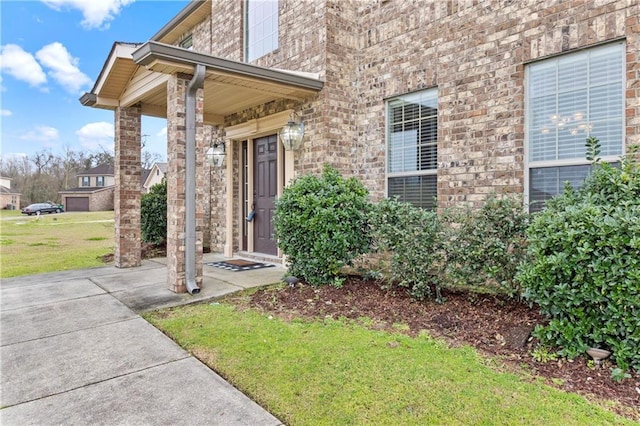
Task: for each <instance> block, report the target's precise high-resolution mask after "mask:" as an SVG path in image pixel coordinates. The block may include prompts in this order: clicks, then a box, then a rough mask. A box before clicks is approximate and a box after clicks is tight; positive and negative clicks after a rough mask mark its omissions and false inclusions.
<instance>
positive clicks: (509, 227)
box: [445, 197, 529, 296]
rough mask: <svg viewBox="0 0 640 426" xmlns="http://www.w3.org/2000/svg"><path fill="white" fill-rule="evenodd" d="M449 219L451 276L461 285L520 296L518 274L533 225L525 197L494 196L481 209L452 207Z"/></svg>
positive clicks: (448, 253)
mask: <svg viewBox="0 0 640 426" xmlns="http://www.w3.org/2000/svg"><path fill="white" fill-rule="evenodd" d="M445 220H446V222H447V225H448V226H447V228H446V229H447V231H448V234H449V236H448V238H447V240H448V241H449V243H448V244H446V245H445V248H446V257H447V267H446V273H447V276H448V279H450V280H451V281H452V282H453V283H454V284H455V285H457V286H460V285H461V286H476V287H478V286H479V287H491V288H494V289H496V288H497V289H498V290H501V291H505V292H506V293H508V294H509V295H510V296H515V295H519V294H520V289H519V286H518V284H517V282H516V281H515V276H516V273H517V269H518V266H519V264H520V263H521V262H522V261H523V260H524V257H525V254H526V237H525V232H526V229H527V226H528V224H529V214H528V213H526V212H525V211H524V209H523V203H522V199H520V198H519V197H505V198H500V199H498V198H495V197H490V198H489V199H488V200H487V201H486V203H485V204H484V205H483V206H482V208H480V209H477V210H449V211H448V212H446V214H445Z"/></svg>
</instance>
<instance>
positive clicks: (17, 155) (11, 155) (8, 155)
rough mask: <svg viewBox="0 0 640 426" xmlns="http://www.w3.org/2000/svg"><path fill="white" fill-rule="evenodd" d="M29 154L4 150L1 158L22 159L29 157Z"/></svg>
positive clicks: (9, 159) (0, 154) (6, 159)
mask: <svg viewBox="0 0 640 426" xmlns="http://www.w3.org/2000/svg"><path fill="white" fill-rule="evenodd" d="M28 156H29V155H28V154H27V153H24V152H3V153H0V159H1V160H2V161H20V160H22V159H25V158H27V157H28Z"/></svg>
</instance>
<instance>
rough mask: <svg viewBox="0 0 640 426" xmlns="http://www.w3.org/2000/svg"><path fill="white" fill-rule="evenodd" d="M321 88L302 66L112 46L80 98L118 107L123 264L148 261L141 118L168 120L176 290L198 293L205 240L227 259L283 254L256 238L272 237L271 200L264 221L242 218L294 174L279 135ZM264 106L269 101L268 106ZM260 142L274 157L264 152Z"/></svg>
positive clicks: (170, 245)
mask: <svg viewBox="0 0 640 426" xmlns="http://www.w3.org/2000/svg"><path fill="white" fill-rule="evenodd" d="M322 86H323V83H322V82H321V81H319V80H317V78H313V76H310V75H306V74H304V73H292V72H287V71H281V70H272V69H266V68H261V67H257V66H253V65H249V64H245V63H241V62H236V61H230V60H226V59H222V58H217V57H213V56H210V55H205V54H201V53H197V52H194V51H191V50H187V49H182V48H179V47H175V46H170V45H166V44H162V43H158V42H154V41H150V42H147V43H145V44H143V45H138V44H127V43H115V44H114V47H113V49H112V51H111V53H110V55H109V58H107V61H106V63H105V66H104V68H103V70H102V72H101V74H100V76H99V78H98V80H97V82H96V84H95V86H94V88H93V90H92V91H91V92H90V93H86V94H85V95H83V96H82V98H81V102H82V103H83V105H85V106H90V107H94V108H105V109H111V110H113V111H114V115H115V116H114V125H115V154H116V155H115V175H116V177H115V179H116V187H115V200H114V209H115V217H116V220H115V245H116V249H115V264H116V266H117V267H120V268H129V267H137V266H140V265H141V258H140V245H141V241H140V196H141V194H140V183H139V182H140V173H141V163H140V156H141V117H142V116H143V115H150V116H154V117H162V118H166V119H167V162H168V164H167V175H166V176H167V188H168V189H167V203H168V205H167V230H168V232H167V234H168V235H167V276H168V278H167V281H168V286H169V288H170V289H171V290H172V291H174V292H177V293H182V292H186V291H187V290H188V291H189V292H192V290H193V289H196V291H195V292H197V291H200V288H201V287H202V284H203V245H205V244H206V245H211V247H212V249H213V251H216V249H218V250H217V251H220V252H222V254H224V255H225V256H227V257H231V256H233V255H234V254H235V253H237V252H239V251H242V252H244V253H246V254H248V255H257V256H260V255H267V256H276V257H278V256H279V255H280V253H278V252H277V249H276V248H275V242H274V241H272V242H271V245H270V246H269V249H268V250H265V249H263V248H262V247H263V246H261V245H260V241H259V237H260V236H262V237H264V236H265V235H266V236H267V239H269V238H270V236H271V235H272V230H271V228H270V223H271V215H272V213H273V211H272V207H271V210H269V208H270V207H269V205H267V206H266V207H265V210H264V211H263V212H262V213H258V215H259V217H260V219H261V221H255V222H253V223H251V222H247V221H246V220H245V218H246V216H247V213H248V212H249V211H250V210H252V209H253V208H254V207H255V206H259V205H260V202H261V200H262V201H264V200H266V201H267V202H268V201H269V200H271V204H273V200H274V199H275V197H276V196H278V195H279V194H281V193H282V190H283V188H284V186H285V184H286V182H288V181H289V180H290V179H292V178H293V177H294V156H295V152H294V151H285V150H284V149H283V147H282V144H281V143H279V141H278V132H279V130H280V129H281V128H282V127H283V126H284V125H285V124H287V122H288V120H289V119H290V116H291V114H292V113H293V112H295V111H299V110H300V109H301V106H302V105H303V103H304V102H307V101H308V100H309V99H312V98H314V96H317V93H318V91H319V90H320V89H321V88H322ZM265 105H268V106H269V107H268V108H262V107H261V106H265ZM257 107H261V108H257ZM257 109H259V110H260V111H257V112H256V110H257ZM248 111H249V112H251V113H250V114H249V113H247V112H248ZM220 138H223V139H224V141H225V145H226V147H225V148H226V149H225V154H226V159H225V164H224V165H223V167H222V168H214V167H212V166H211V165H210V164H208V162H206V161H205V154H206V152H207V150H208V149H209V148H210V146H211V144H212V143H213V141H217V140H219V139H220ZM263 140H264V141H266V142H264V143H263V145H259V141H263ZM263 148H264V149H268V150H269V152H270V154H269V155H267V156H262V157H260V155H262V154H260V153H262V151H263ZM265 173H266V174H265ZM266 177H269V180H265V178H266ZM265 182H266V183H265ZM265 190H266V191H267V192H268V193H267V194H266V195H265V194H264V193H263V192H264V191H265ZM267 204H268V203H267Z"/></svg>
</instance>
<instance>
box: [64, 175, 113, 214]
mask: <svg viewBox="0 0 640 426" xmlns="http://www.w3.org/2000/svg"><path fill="white" fill-rule="evenodd" d="M77 179H78V186H77V187H75V188H71V189H65V190H64V191H59V194H60V197H61V198H62V204H63V205H64V210H65V211H68V212H97V211H105V210H113V193H114V187H115V174H114V172H113V166H112V165H110V164H100V165H98V166H96V167H93V168H91V169H89V170H85V171H84V172H82V173H78V174H77Z"/></svg>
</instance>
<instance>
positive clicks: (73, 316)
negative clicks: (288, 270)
mask: <svg viewBox="0 0 640 426" xmlns="http://www.w3.org/2000/svg"><path fill="white" fill-rule="evenodd" d="M216 260H224V258H223V257H222V256H220V255H215V254H207V255H205V262H211V261H216ZM284 272H285V270H284V269H283V268H282V267H281V266H276V267H271V268H264V269H258V270H253V271H245V272H232V271H226V270H223V269H220V268H214V267H212V266H207V265H205V266H204V277H205V278H204V285H203V289H202V291H201V292H200V294H198V295H197V296H190V295H188V294H185V295H177V294H175V293H172V292H171V291H169V290H168V289H167V283H166V281H167V278H166V277H167V274H166V265H165V263H164V262H163V261H162V260H161V259H160V260H154V261H144V262H143V265H142V266H141V267H139V268H130V269H117V268H115V267H112V266H107V267H100V268H92V269H84V270H77V271H66V272H60V273H51V274H42V275H35V276H29V277H20V278H10V279H5V280H2V283H1V284H0V407H4V408H3V409H1V410H0V424H2V425H3V426H5V425H29V424H33V425H54V424H64V425H96V424H104V425H117V424H126V425H145V424H153V425H280V424H281V422H280V421H279V420H278V419H276V418H275V417H273V416H272V415H271V414H269V413H268V412H267V411H265V410H264V409H262V408H261V407H260V406H258V405H257V404H256V403H255V402H253V401H252V400H250V399H249V398H248V397H246V396H245V395H243V394H242V393H241V392H239V391H238V390H236V389H235V388H233V387H232V386H231V385H230V384H228V383H227V382H226V381H224V380H223V379H222V378H221V377H220V376H218V375H217V374H216V373H214V372H213V371H211V370H210V369H209V368H208V367H207V366H205V365H204V364H202V363H201V362H200V361H198V360H197V359H196V358H194V357H192V356H191V355H190V354H189V353H187V352H186V351H184V350H183V349H181V348H180V347H179V346H178V345H176V344H175V343H174V342H173V341H172V340H171V339H169V338H168V337H166V336H165V335H164V334H162V333H161V332H160V331H158V330H157V329H156V328H154V327H153V326H151V325H150V324H149V323H147V322H146V321H145V320H144V319H142V318H141V317H140V316H139V315H138V313H140V312H143V311H147V310H152V309H156V308H162V307H168V306H177V305H182V304H187V303H193V302H196V301H203V300H207V299H211V298H215V297H219V296H223V295H225V294H229V293H233V292H235V291H238V290H242V289H245V288H249V287H256V286H261V285H266V284H271V283H275V282H278V281H280V279H281V277H282V276H283V274H284Z"/></svg>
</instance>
